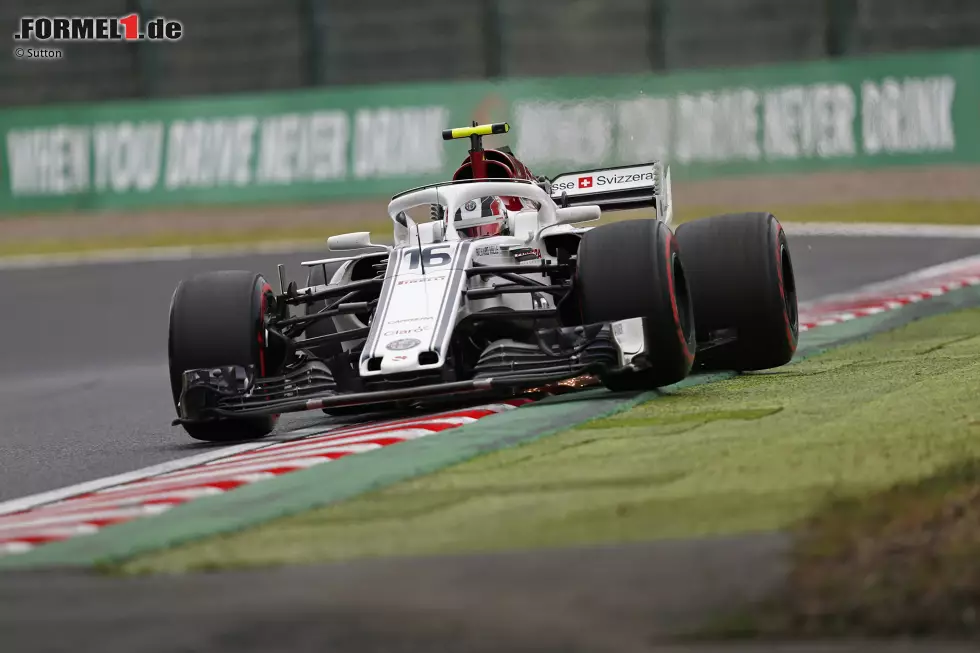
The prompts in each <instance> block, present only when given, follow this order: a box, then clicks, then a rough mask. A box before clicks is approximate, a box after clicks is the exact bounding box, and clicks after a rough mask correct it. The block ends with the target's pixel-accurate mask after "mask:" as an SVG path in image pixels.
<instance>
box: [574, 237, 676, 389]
mask: <svg viewBox="0 0 980 653" xmlns="http://www.w3.org/2000/svg"><path fill="white" fill-rule="evenodd" d="M682 251H683V250H681V249H679V248H678V244H677V239H676V238H674V235H673V234H672V233H671V231H670V229H669V228H668V227H667V226H666V225H665V224H664V223H662V222H660V221H658V220H628V221H624V222H614V223H612V224H607V225H602V226H599V227H596V228H595V229H592V230H591V231H587V232H586V233H585V235H584V236H583V237H582V242H581V244H580V245H579V249H578V267H577V271H576V279H575V287H576V292H577V294H578V297H577V299H578V302H579V306H580V308H581V312H582V323H583V324H594V323H597V322H612V321H615V320H623V319H628V318H635V317H643V318H646V325H647V338H648V341H647V347H648V351H649V352H650V356H651V360H650V362H651V367H649V368H647V369H644V370H641V371H629V372H623V373H619V374H613V375H609V376H606V377H604V378H603V379H602V381H603V383H604V384H605V385H606V387H608V388H609V389H610V390H614V391H634V390H648V389H652V388H658V387H661V386H666V385H670V384H672V383H676V382H678V381H680V380H681V379H683V378H684V377H686V376H687V375H688V373H689V372H690V371H691V366H692V364H693V362H694V349H695V337H694V333H695V329H694V311H693V307H692V305H691V300H690V296H689V293H688V288H687V282H686V274H685V269H684V266H683V265H682V264H681V254H682Z"/></svg>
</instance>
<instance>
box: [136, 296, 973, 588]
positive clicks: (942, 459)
mask: <svg viewBox="0 0 980 653" xmlns="http://www.w3.org/2000/svg"><path fill="white" fill-rule="evenodd" d="M978 326H980V310H970V311H963V312H960V313H956V314H953V315H948V316H943V317H939V318H931V319H927V320H923V321H920V322H916V323H913V324H911V325H909V326H906V327H904V328H902V329H899V330H896V331H894V332H890V333H886V334H881V335H878V336H875V337H873V338H871V339H868V340H866V341H863V342H860V343H855V344H851V345H848V346H845V347H842V348H840V349H836V350H832V351H830V352H828V353H825V354H822V355H819V356H815V357H813V358H810V359H807V360H805V361H803V362H801V363H799V364H796V365H792V366H789V367H786V368H782V369H780V370H775V371H771V372H768V373H757V374H749V375H744V376H741V377H737V378H734V379H731V380H728V381H721V382H717V383H712V384H707V385H700V386H694V387H690V388H686V389H684V390H678V391H675V392H671V393H668V394H665V395H664V396H662V397H660V398H658V399H656V400H654V401H651V402H649V403H646V404H643V405H641V406H638V407H637V408H635V409H633V410H632V411H628V412H626V413H623V414H621V415H618V416H614V417H611V418H607V419H603V420H598V421H594V422H591V423H587V424H585V425H583V426H581V427H579V428H576V429H574V430H571V431H568V432H565V433H562V434H559V435H556V436H553V437H550V438H546V439H543V440H539V441H536V442H534V443H531V444H528V445H525V446H521V447H515V448H512V449H506V450H503V451H500V452H497V453H494V454H490V455H486V456H483V457H480V458H476V459H474V460H471V461H469V462H466V463H463V464H460V465H457V466H454V467H450V468H447V469H445V470H443V471H440V472H438V473H436V474H432V475H429V476H425V477H421V478H418V479H414V480H412V481H408V482H403V483H400V484H397V485H394V486H391V487H389V488H386V489H384V490H380V491H377V492H374V493H371V494H367V495H364V496H362V497H359V498H357V499H354V500H351V501H347V502H344V503H340V504H336V505H332V506H328V507H325V508H322V509H318V510H314V511H311V512H309V513H306V514H302V515H298V516H294V517H289V518H284V519H280V520H276V521H273V522H269V523H267V524H264V525H261V526H258V527H256V528H252V529H249V530H246V531H244V532H241V533H238V534H233V535H226V536H218V537H214V538H210V539H207V540H203V541H200V542H196V543H191V544H188V545H185V546H182V547H178V548H175V549H173V550H169V551H164V552H159V553H155V554H151V555H147V556H144V557H141V558H137V559H135V560H133V561H131V562H129V563H127V564H125V565H123V566H122V568H121V570H122V571H123V572H127V573H142V572H180V571H187V570H196V569H215V568H230V567H247V566H261V565H276V564H296V563H312V562H321V561H332V560H340V559H347V558H355V557H371V556H391V555H409V554H447V553H466V552H475V551H492V550H505V549H520V548H533V547H547V546H567V545H588V544H598V543H610V542H629V541H646V540H652V539H658V538H670V537H694V536H703V535H715V534H732V533H740V532H751V531H769V530H775V529H782V528H785V527H788V526H790V525H792V524H794V523H797V522H798V521H799V520H801V519H802V518H805V517H806V516H808V515H810V514H812V513H813V512H814V511H815V510H817V509H818V508H819V507H820V506H822V505H824V504H825V503H826V502H827V501H828V500H835V499H839V500H845V499H846V498H847V497H855V496H862V495H866V494H867V493H869V492H874V491H879V490H882V489H884V488H888V487H890V486H892V485H894V484H896V483H900V482H907V481H915V480H918V479H922V478H925V477H927V476H929V475H931V474H933V473H935V472H936V471H937V470H941V469H943V468H945V467H947V466H948V465H951V464H955V463H956V462H958V461H962V460H971V459H975V458H980V403H978V402H977V401H976V397H978V396H980V335H978V334H980V329H978Z"/></svg>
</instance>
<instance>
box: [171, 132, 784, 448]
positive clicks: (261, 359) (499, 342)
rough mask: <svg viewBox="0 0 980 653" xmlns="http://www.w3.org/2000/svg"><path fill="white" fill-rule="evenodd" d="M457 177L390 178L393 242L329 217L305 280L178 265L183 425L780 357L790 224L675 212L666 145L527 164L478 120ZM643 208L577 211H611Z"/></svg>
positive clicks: (667, 379)
mask: <svg viewBox="0 0 980 653" xmlns="http://www.w3.org/2000/svg"><path fill="white" fill-rule="evenodd" d="M508 130H509V127H508V126H507V125H506V123H500V124H493V125H476V124H475V123H474V125H473V126H472V127H466V128H461V129H453V130H447V131H446V132H444V133H443V137H444V138H445V139H446V140H449V139H455V138H468V139H469V140H470V152H469V156H467V157H466V159H465V160H464V162H463V164H462V165H461V166H460V168H459V169H458V171H457V172H456V174H455V175H454V177H453V179H452V180H451V181H449V182H444V183H439V184H434V185H430V186H423V187H421V188H416V189H413V190H409V191H406V192H403V193H400V194H399V195H396V196H395V197H394V198H393V199H392V200H391V203H390V204H389V205H388V212H389V214H390V217H391V219H392V221H393V223H394V245H393V246H391V245H376V244H374V243H372V242H371V240H370V234H369V233H367V232H361V233H352V234H344V235H339V236H333V237H331V238H330V239H329V240H328V247H329V249H330V250H331V251H332V252H347V253H348V255H346V256H339V257H338V256H335V257H332V258H325V259H322V260H316V261H310V262H306V263H304V265H305V266H307V268H308V272H309V275H308V278H307V280H306V283H305V286H303V287H298V286H297V284H296V283H295V282H291V283H290V282H287V280H286V275H285V273H284V268H283V266H279V275H278V276H279V288H278V290H273V288H272V286H271V285H270V284H269V283H267V282H266V280H265V279H264V278H263V277H262V276H260V275H258V274H254V273H251V272H239V271H231V272H214V273H206V274H202V275H198V276H195V277H193V278H190V279H188V280H185V281H183V282H181V283H180V284H179V285H178V287H177V290H176V292H175V293H174V296H173V300H172V303H171V307H170V334H169V356H170V381H171V387H172V390H173V399H174V402H175V404H176V407H177V413H178V416H179V417H178V419H177V420H175V421H174V424H181V425H183V426H184V428H185V429H186V430H187V432H188V433H189V434H190V435H191V436H192V437H194V438H197V439H201V440H210V441H227V440H240V439H246V438H257V437H262V436H264V435H266V434H268V433H269V432H271V431H272V429H273V427H274V426H275V422H276V419H277V417H278V416H279V415H280V414H282V413H287V412H296V411H304V410H324V411H325V412H327V413H333V414H342V413H345V412H346V413H350V412H366V411H370V410H375V409H378V408H386V409H392V408H399V409H405V408H411V407H414V406H419V405H421V406H426V405H431V404H432V403H433V402H444V401H445V400H446V399H447V398H449V399H452V400H459V399H461V398H462V399H467V400H473V399H477V398H479V399H481V400H482V399H485V398H489V397H496V398H499V397H501V396H513V395H515V394H520V393H522V392H527V391H528V390H530V389H535V390H540V389H541V388H544V387H548V386H549V385H553V384H558V383H566V384H567V383H568V381H569V380H570V379H591V380H593V382H595V381H598V382H600V383H602V384H603V385H605V386H606V387H607V388H609V389H611V390H613V391H638V390H648V389H653V388H658V387H662V386H667V385H670V384H673V383H676V382H677V381H680V380H681V379H683V378H685V377H686V376H687V375H688V374H689V373H690V372H691V370H692V369H698V370H721V369H727V370H758V369H765V368H771V367H776V366H779V365H783V364H785V363H787V362H788V361H789V360H790V359H791V358H792V356H793V353H794V351H795V349H796V342H797V336H798V319H797V302H796V288H795V282H794V277H793V266H792V263H791V259H790V253H789V248H788V245H787V240H786V236H785V235H784V233H783V230H782V228H781V226H780V224H779V222H778V221H777V220H776V218H775V217H773V216H772V215H771V214H768V213H744V214H732V215H723V216H718V217H712V218H705V219H701V220H696V221H693V222H689V223H686V224H683V225H681V226H679V227H678V228H677V230H676V232H674V231H672V230H671V228H670V225H671V221H672V215H673V206H672V200H671V182H670V171H669V168H668V167H667V166H665V165H664V164H662V163H660V162H654V163H650V164H644V165H635V166H627V167H619V168H610V169H603V170H590V171H585V172H574V173H567V174H562V175H559V176H558V177H556V178H554V179H546V178H543V177H535V176H534V175H533V174H532V173H531V171H530V170H529V169H528V168H527V166H525V165H524V164H523V163H521V162H520V161H519V160H518V159H517V157H516V156H515V155H514V154H513V153H512V152H511V151H510V150H509V149H507V148H500V149H484V147H483V142H482V139H483V137H484V136H487V135H490V134H498V133H505V132H507V131H508ZM619 209H641V210H646V211H649V215H650V217H649V218H646V219H633V220H625V221H620V222H610V223H608V224H601V225H598V226H594V227H591V228H589V227H580V226H576V225H579V224H581V223H588V222H592V221H595V220H599V219H600V218H601V217H602V214H603V213H604V212H606V211H613V210H619Z"/></svg>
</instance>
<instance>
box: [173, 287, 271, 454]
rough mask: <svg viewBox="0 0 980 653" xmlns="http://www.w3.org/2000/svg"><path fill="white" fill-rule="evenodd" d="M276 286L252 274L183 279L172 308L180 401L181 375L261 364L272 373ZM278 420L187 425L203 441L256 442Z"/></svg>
mask: <svg viewBox="0 0 980 653" xmlns="http://www.w3.org/2000/svg"><path fill="white" fill-rule="evenodd" d="M273 297H274V296H273V293H272V288H271V286H269V284H268V283H267V282H266V280H265V279H263V278H262V276H261V275H258V274H255V273H252V272H242V271H228V272H207V273H204V274H200V275H197V276H195V277H192V278H190V279H187V280H186V281H182V282H181V283H180V285H178V286H177V290H176V291H175V292H174V296H173V300H172V302H171V304H170V334H169V343H168V354H169V359H170V388H171V391H172V392H173V400H174V406H175V407H176V406H177V404H178V401H179V400H180V391H181V377H182V374H183V372H185V371H186V370H192V369H201V368H211V367H220V366H223V365H241V366H245V367H247V366H249V365H255V366H256V369H257V370H259V373H260V374H261V375H262V376H266V375H268V374H272V373H274V372H275V371H276V370H270V369H266V362H267V359H268V358H269V357H268V356H266V351H265V341H264V339H265V328H264V325H263V321H264V317H265V315H266V314H267V313H268V312H269V311H271V310H272V309H273V306H272V301H273ZM276 420H277V417H276V416H262V417H247V418H237V419H232V418H229V419H220V420H215V421H209V422H201V423H195V424H185V425H184V430H186V431H187V433H188V435H190V436H191V437H192V438H194V439H197V440H205V441H208V442H229V441H235V440H252V439H255V438H261V437H263V436H266V435H268V434H269V433H270V432H272V429H273V428H275V425H276Z"/></svg>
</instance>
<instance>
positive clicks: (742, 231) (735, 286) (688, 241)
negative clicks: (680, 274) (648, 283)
mask: <svg viewBox="0 0 980 653" xmlns="http://www.w3.org/2000/svg"><path fill="white" fill-rule="evenodd" d="M676 235H677V240H678V241H679V242H680V247H681V252H683V255H684V266H685V270H686V271H687V282H688V284H689V286H690V289H691V297H692V299H693V301H694V313H695V316H696V319H697V335H698V342H699V343H706V342H709V341H712V340H714V341H716V342H723V341H725V340H728V342H727V343H726V344H722V345H720V346H717V347H710V348H702V349H701V350H700V351H699V352H698V357H697V361H696V362H695V367H696V369H699V370H706V371H707V370H737V371H748V370H762V369H768V368H772V367H778V366H780V365H785V364H786V363H788V362H789V361H790V360H791V359H792V358H793V354H794V353H795V352H796V345H797V341H798V338H799V313H798V310H797V300H796V279H795V277H794V275H793V262H792V258H791V257H790V253H789V244H788V242H787V239H786V233H785V232H784V231H783V228H782V226H781V225H780V224H779V221H778V220H777V219H776V218H775V217H774V216H773V215H772V214H770V213H735V214H730V215H721V216H716V217H713V218H703V219H700V220H694V221H692V222H688V223H685V224H682V225H680V226H679V227H678V228H677V234H676ZM732 338H734V340H732Z"/></svg>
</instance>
